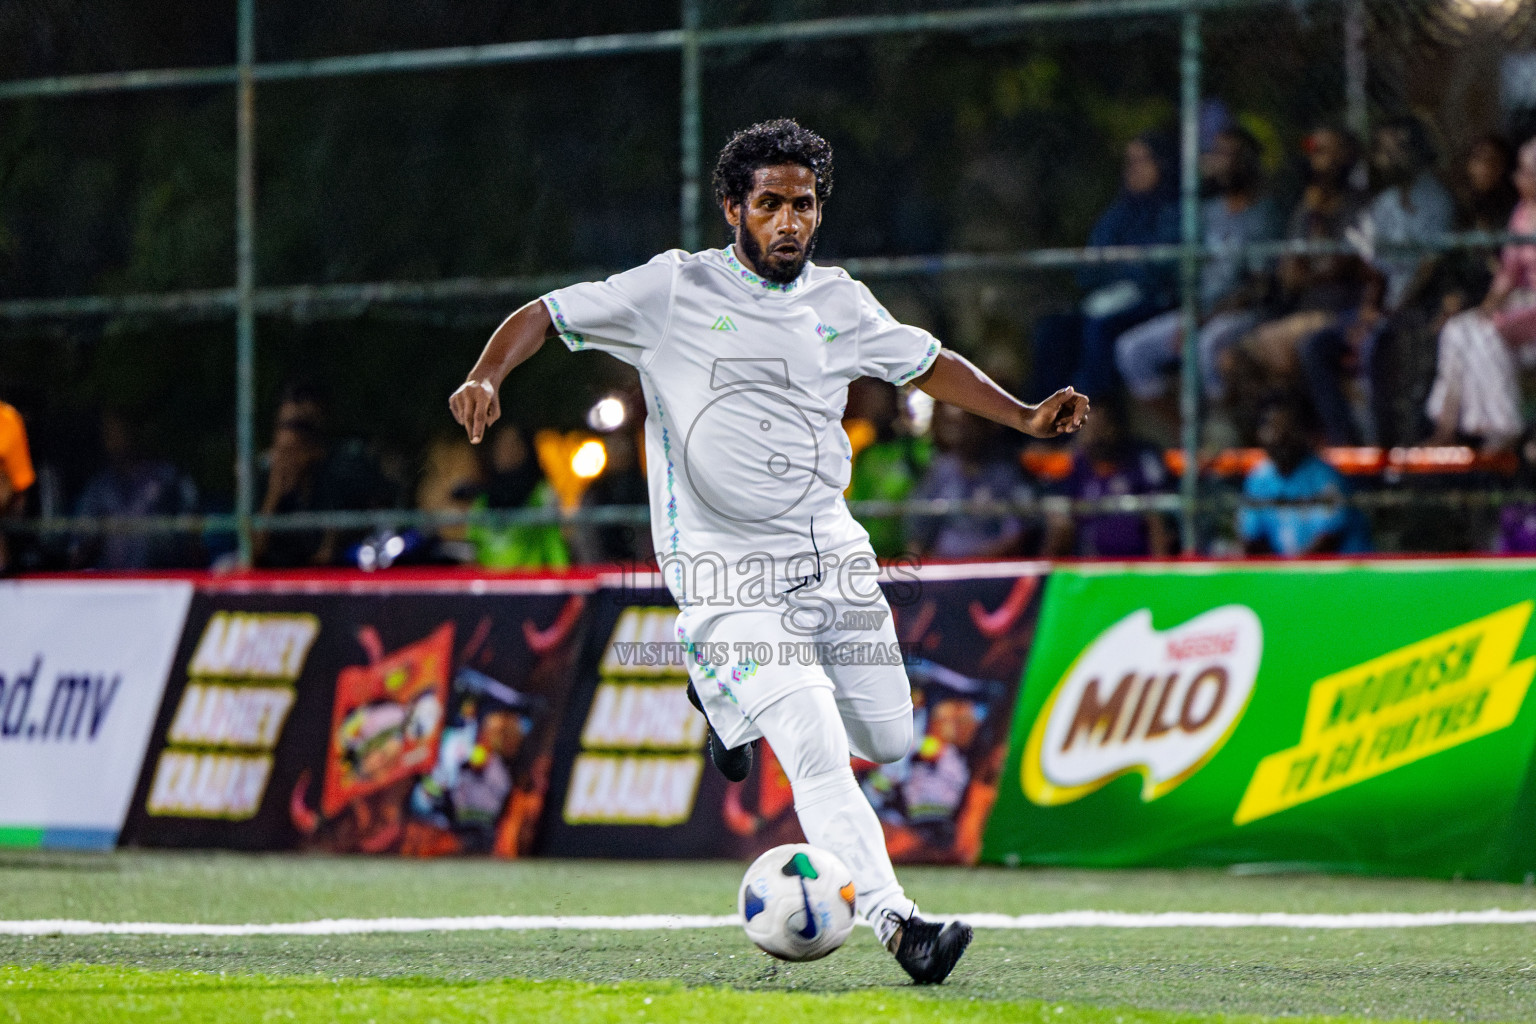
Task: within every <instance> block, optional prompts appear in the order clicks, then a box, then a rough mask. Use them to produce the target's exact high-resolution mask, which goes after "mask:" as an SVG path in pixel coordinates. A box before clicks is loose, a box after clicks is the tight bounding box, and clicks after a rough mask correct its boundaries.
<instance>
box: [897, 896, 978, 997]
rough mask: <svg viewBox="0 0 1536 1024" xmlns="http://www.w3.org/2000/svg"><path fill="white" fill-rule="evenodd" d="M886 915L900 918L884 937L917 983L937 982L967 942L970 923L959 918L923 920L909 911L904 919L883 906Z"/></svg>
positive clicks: (968, 942)
mask: <svg viewBox="0 0 1536 1024" xmlns="http://www.w3.org/2000/svg"><path fill="white" fill-rule="evenodd" d="M885 914H886V917H888V918H890V919H892V920H894V921H898V922H900V923H899V924H897V926H896V931H895V932H893V933H892V935H891V937H890V938H889V939H887V940H886V948H887V949H889V950H890V951H891V952H892V953H895V954H896V962H897V963H899V964H901V966H902V968H903V969H904V970H905V971H906V972H907V973H908V974H910V975H912V981H913V983H914V984H918V985H937V984H940V983H941V982H943V980H944V979H945V978H947V977H949V972H950V971H952V970H954V969H955V964H957V963H959V962H960V958H961V957H962V956H964V955H965V947H967V946H969V945H970V944H971V934H972V933H971V926H970V925H968V924H965V923H964V922H962V921H947V922H946V921H924V920H923V919H922V918H921V917H918V916H917V915H916V914H913V915H912V916H911V917H909V918H907V919H906V920H902V919H901V918H900V917H897V916H896V914H894V913H892V912H891V911H889V910H887V911H886V912H885Z"/></svg>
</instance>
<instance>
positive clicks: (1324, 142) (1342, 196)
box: [1210, 127, 1369, 437]
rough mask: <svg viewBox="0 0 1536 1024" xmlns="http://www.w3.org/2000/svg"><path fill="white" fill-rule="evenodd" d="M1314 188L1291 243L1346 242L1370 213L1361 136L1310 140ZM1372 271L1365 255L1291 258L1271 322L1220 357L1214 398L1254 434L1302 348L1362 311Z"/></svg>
mask: <svg viewBox="0 0 1536 1024" xmlns="http://www.w3.org/2000/svg"><path fill="white" fill-rule="evenodd" d="M1302 150H1303V153H1304V155H1305V157H1306V164H1307V185H1306V189H1305V191H1304V192H1303V193H1302V197H1301V200H1300V201H1299V202H1298V203H1297V204H1296V207H1295V209H1293V210H1292V211H1291V216H1290V220H1289V222H1288V224H1287V227H1286V239H1287V240H1288V241H1292V242H1342V241H1344V235H1345V232H1346V231H1347V230H1348V229H1349V228H1350V227H1351V226H1352V225H1353V224H1354V223H1355V221H1356V220H1357V219H1358V218H1359V217H1360V215H1361V214H1362V213H1363V212H1364V210H1365V207H1366V203H1367V202H1368V201H1369V197H1368V196H1367V194H1366V193H1365V192H1363V191H1361V190H1359V189H1356V188H1355V187H1354V186H1353V185H1352V184H1351V183H1350V179H1351V176H1352V174H1353V172H1354V169H1355V166H1356V164H1357V163H1358V162H1359V159H1360V146H1359V143H1358V142H1357V141H1356V139H1355V138H1354V136H1352V135H1350V134H1349V133H1348V132H1346V131H1343V130H1342V129H1339V128H1333V127H1321V128H1316V129H1314V130H1313V131H1312V132H1311V133H1310V134H1309V135H1308V136H1307V137H1306V139H1305V140H1304V141H1303V144H1302ZM1366 276H1367V274H1366V268H1365V265H1364V263H1363V262H1362V261H1361V260H1360V258H1359V257H1357V256H1354V255H1344V254H1328V255H1317V256H1310V255H1309V256H1287V257H1285V258H1284V259H1282V260H1281V261H1280V262H1279V264H1278V266H1277V268H1276V273H1275V288H1274V290H1273V291H1272V293H1271V295H1270V297H1269V301H1268V303H1267V309H1266V310H1265V314H1266V316H1267V317H1268V318H1269V319H1268V321H1267V322H1265V323H1263V324H1261V325H1260V326H1259V327H1258V328H1256V329H1255V330H1254V331H1252V332H1251V333H1250V334H1249V335H1248V336H1247V337H1246V338H1244V339H1243V340H1242V341H1241V343H1240V344H1238V345H1236V346H1234V347H1233V348H1230V349H1228V350H1226V351H1225V352H1223V353H1221V354H1220V355H1219V356H1218V357H1217V360H1216V362H1217V367H1218V370H1219V379H1218V380H1212V381H1211V382H1210V383H1211V384H1213V385H1216V391H1215V393H1214V395H1213V397H1215V398H1216V399H1218V400H1221V401H1224V402H1225V403H1226V405H1227V406H1228V407H1229V408H1230V409H1231V410H1232V411H1233V413H1234V414H1235V417H1236V419H1237V420H1238V424H1239V428H1240V432H1241V433H1242V434H1244V435H1245V436H1250V437H1251V436H1252V434H1253V430H1254V424H1255V421H1256V418H1257V414H1258V406H1259V404H1260V401H1261V400H1262V398H1263V397H1264V395H1265V394H1267V393H1268V392H1269V391H1270V390H1271V389H1272V388H1273V387H1274V386H1275V385H1274V382H1276V381H1281V382H1288V381H1291V380H1294V379H1295V377H1296V375H1297V371H1298V366H1297V349H1298V347H1299V346H1300V344H1301V342H1302V340H1303V339H1305V338H1307V337H1309V336H1310V335H1312V334H1314V333H1316V332H1317V331H1319V330H1322V329H1323V328H1324V327H1326V326H1327V325H1328V324H1329V323H1330V322H1331V321H1332V320H1333V319H1334V318H1335V317H1336V316H1338V315H1339V314H1341V313H1343V312H1345V311H1346V310H1349V309H1352V308H1354V307H1356V306H1358V305H1359V303H1360V298H1361V295H1362V294H1363V291H1364V285H1365V280H1366Z"/></svg>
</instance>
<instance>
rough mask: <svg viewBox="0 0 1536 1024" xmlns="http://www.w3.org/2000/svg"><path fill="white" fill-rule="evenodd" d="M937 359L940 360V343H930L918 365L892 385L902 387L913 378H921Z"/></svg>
mask: <svg viewBox="0 0 1536 1024" xmlns="http://www.w3.org/2000/svg"><path fill="white" fill-rule="evenodd" d="M937 358H939V343H938V342H937V341H930V342H929V343H928V351H926V352H924V353H923V358H922V359H919V360H918V362H917V365H916V366H914V367H912V369H910V370H908V371H907V372H906V373H904V374H902V375H901V376H900V377H897V378H896V379H895V380H893V381H892V382H891V383H892V384H895V385H896V386H897V387H901V386H902V385H903V384H905V383H906V382H907V381H909V380H911V379H912V378H913V377H917V376H921V375H922V374H924V373H926V372H927V370H928V367H930V366H932V365H933V361H934V360H935V359H937Z"/></svg>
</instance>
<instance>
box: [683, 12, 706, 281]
mask: <svg viewBox="0 0 1536 1024" xmlns="http://www.w3.org/2000/svg"><path fill="white" fill-rule="evenodd" d="M682 58H683V88H682V104H681V105H682V124H681V126H680V127H681V134H682V152H681V154H680V155H681V165H682V166H681V167H680V168H679V170H680V171H681V176H682V185H681V188H680V189H679V195H678V204H679V209H678V221H679V227H680V231H679V235H680V237H681V242H682V246H683V248H684V249H685V250H687V251H688V252H695V251H697V249H698V248H699V173H700V168H699V134H700V131H701V129H700V126H699V91H700V89H701V87H702V86H701V83H700V66H699V0H683V45H682Z"/></svg>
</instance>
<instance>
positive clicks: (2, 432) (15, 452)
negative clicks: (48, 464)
mask: <svg viewBox="0 0 1536 1024" xmlns="http://www.w3.org/2000/svg"><path fill="white" fill-rule="evenodd" d="M36 480H37V473H36V472H35V471H34V470H33V469H32V454H31V451H30V450H29V449H28V447H27V428H26V425H25V424H23V423H22V420H21V413H19V412H17V411H16V409H15V407H14V406H11V405H7V404H6V403H4V402H0V523H3V522H4V521H5V520H6V519H12V518H17V517H20V515H21V511H22V499H23V496H24V492H25V491H26V490H27V488H29V487H31V486H32V484H33V483H35V482H36ZM10 552H11V548H10V544H9V542H8V541H7V539H6V534H5V532H4V531H3V530H0V573H5V572H8V571H10V569H11V554H10Z"/></svg>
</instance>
